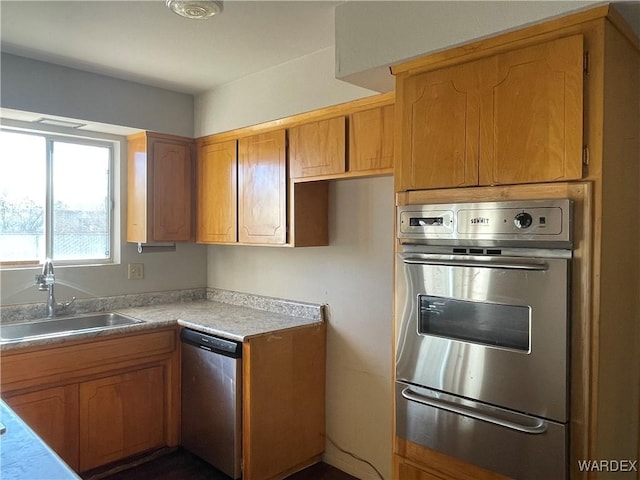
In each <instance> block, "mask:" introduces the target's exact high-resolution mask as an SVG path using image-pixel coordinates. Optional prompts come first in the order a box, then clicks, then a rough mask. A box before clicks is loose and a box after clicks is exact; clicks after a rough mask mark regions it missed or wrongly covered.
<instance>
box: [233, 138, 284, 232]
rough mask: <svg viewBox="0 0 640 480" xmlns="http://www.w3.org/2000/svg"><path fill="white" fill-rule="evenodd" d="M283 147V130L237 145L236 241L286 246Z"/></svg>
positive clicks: (242, 141) (245, 139) (241, 140)
mask: <svg viewBox="0 0 640 480" xmlns="http://www.w3.org/2000/svg"><path fill="white" fill-rule="evenodd" d="M286 149H287V144H286V132H285V130H275V131H272V132H267V133H261V134H258V135H252V136H250V137H244V138H241V139H240V140H239V142H238V239H239V241H240V242H241V243H258V244H279V245H284V244H285V243H286V242H287V151H286Z"/></svg>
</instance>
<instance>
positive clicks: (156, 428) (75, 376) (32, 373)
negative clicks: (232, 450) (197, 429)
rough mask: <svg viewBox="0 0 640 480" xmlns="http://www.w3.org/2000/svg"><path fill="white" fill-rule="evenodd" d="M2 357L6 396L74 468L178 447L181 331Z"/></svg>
mask: <svg viewBox="0 0 640 480" xmlns="http://www.w3.org/2000/svg"><path fill="white" fill-rule="evenodd" d="M24 350H25V351H23V350H22V349H19V350H15V351H8V352H3V357H2V363H1V364H0V370H1V373H2V375H1V376H0V387H1V390H2V398H3V399H4V400H5V401H6V402H7V404H8V405H9V406H11V407H12V408H13V409H14V410H15V411H16V413H17V414H18V415H20V416H21V417H22V419H23V420H24V421H25V422H26V423H27V424H28V425H29V426H30V427H31V428H32V429H33V430H34V431H35V432H36V433H37V434H38V435H40V436H41V437H42V438H43V440H44V441H45V442H46V443H47V444H48V445H49V446H50V447H51V448H52V449H53V450H54V451H55V452H56V453H57V454H58V455H60V456H61V457H62V458H63V459H64V460H65V461H66V462H67V463H68V464H69V465H70V466H71V468H73V469H74V470H76V471H79V472H81V471H86V470H89V469H92V468H94V467H98V466H100V465H104V464H106V463H109V462H112V461H116V460H120V459H122V458H125V457H128V456H130V455H134V454H136V453H140V452H143V451H146V450H150V449H153V448H156V447H161V446H165V445H168V446H176V445H177V444H178V442H179V414H180V383H179V377H180V374H179V372H180V358H179V350H178V348H177V329H175V328H171V329H160V330H154V331H151V332H147V333H140V334H132V335H123V336H115V337H111V336H109V337H106V338H104V339H100V340H95V341H91V340H89V341H86V340H85V341H78V342H69V343H68V344H64V345H52V346H46V347H40V348H37V347H33V348H26V349H24Z"/></svg>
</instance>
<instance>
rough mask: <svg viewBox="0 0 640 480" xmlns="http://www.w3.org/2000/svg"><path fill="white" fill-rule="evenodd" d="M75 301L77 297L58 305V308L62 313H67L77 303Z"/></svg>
mask: <svg viewBox="0 0 640 480" xmlns="http://www.w3.org/2000/svg"><path fill="white" fill-rule="evenodd" d="M75 301H76V297H71V300H68V301H66V302H61V303H58V304H57V305H56V307H57V308H59V309H60V311H61V312H66V311H67V310H69V308H70V307H71V306H72V305H73V304H74V303H75Z"/></svg>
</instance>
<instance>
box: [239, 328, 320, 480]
mask: <svg viewBox="0 0 640 480" xmlns="http://www.w3.org/2000/svg"><path fill="white" fill-rule="evenodd" d="M325 344H326V327H325V325H324V324H322V325H318V326H312V327H305V328H300V329H294V330H290V331H284V332H277V333H274V334H271V335H266V336H263V337H257V338H253V339H251V340H250V341H249V343H248V344H247V345H245V349H246V350H248V352H249V355H245V357H244V375H245V378H244V392H245V400H244V414H243V415H244V431H243V433H244V439H243V448H244V452H245V457H244V462H245V464H244V477H245V478H247V479H249V480H263V479H272V478H284V476H285V474H287V473H293V470H294V469H295V468H296V467H297V468H299V467H300V466H305V465H308V464H310V463H313V462H314V461H316V460H317V459H318V458H319V456H320V455H321V454H322V452H323V451H324V446H325V437H324V432H325V360H326V353H325V352H326V347H325ZM246 350H245V351H246ZM247 452H249V454H247Z"/></svg>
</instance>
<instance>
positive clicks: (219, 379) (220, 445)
mask: <svg viewBox="0 0 640 480" xmlns="http://www.w3.org/2000/svg"><path fill="white" fill-rule="evenodd" d="M180 338H181V340H182V446H183V447H184V448H185V449H186V450H188V451H190V452H192V453H194V454H196V455H197V456H199V457H200V458H202V459H203V460H205V461H207V462H209V463H210V464H211V465H213V466H214V467H216V468H217V469H218V470H220V471H222V472H224V473H225V474H227V475H229V476H230V477H232V478H234V479H236V478H240V477H241V475H242V471H241V462H242V344H241V343H238V342H234V341H232V340H228V339H226V338H220V337H214V336H212V335H208V334H205V333H201V332H197V331H195V330H190V329H188V328H185V329H183V330H182V332H181V333H180Z"/></svg>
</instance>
